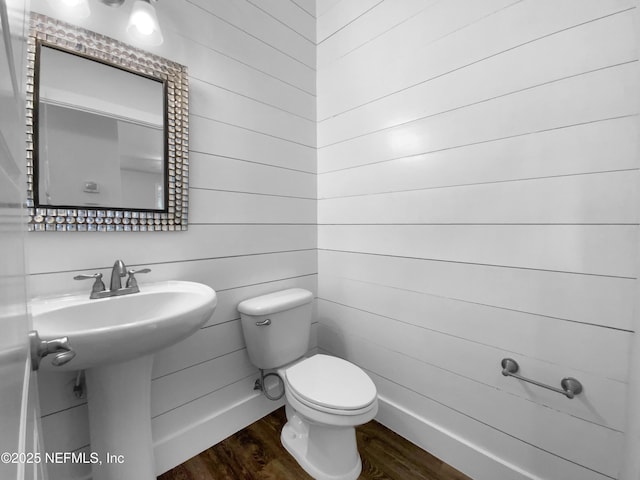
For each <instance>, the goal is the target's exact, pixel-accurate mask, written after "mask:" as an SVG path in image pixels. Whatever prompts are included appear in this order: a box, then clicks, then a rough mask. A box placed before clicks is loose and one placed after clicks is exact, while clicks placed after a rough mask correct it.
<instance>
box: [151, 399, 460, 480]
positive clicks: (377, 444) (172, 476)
mask: <svg viewBox="0 0 640 480" xmlns="http://www.w3.org/2000/svg"><path fill="white" fill-rule="evenodd" d="M285 422H286V417H285V413H284V408H281V409H279V410H276V411H275V412H273V413H272V414H270V415H267V416H266V417H264V418H262V419H260V420H258V421H257V422H255V423H253V424H251V425H249V426H248V427H247V428H245V429H243V430H241V431H239V432H238V433H236V434H234V435H232V436H230V437H229V438H227V439H225V440H223V441H222V442H220V443H218V444H217V445H214V446H213V447H211V448H210V449H208V450H205V451H204V452H202V453H201V454H199V455H197V456H195V457H193V458H191V459H189V460H187V461H186V462H185V463H183V464H182V465H178V466H177V467H176V468H174V469H173V470H170V471H168V472H167V473H164V474H163V475H161V476H160V477H158V480H227V479H229V480H309V479H311V477H310V476H309V475H307V474H306V473H305V472H304V470H302V469H301V468H300V466H299V465H298V464H297V463H296V461H295V460H294V459H293V458H292V457H291V456H290V455H289V454H288V453H287V451H286V450H285V449H284V447H283V446H282V444H281V443H280V430H281V429H282V426H283V425H284V424H285ZM356 434H357V439H358V450H359V452H360V456H361V458H362V474H361V475H360V477H359V480H383V479H386V480H471V479H470V478H469V477H467V476H466V475H463V474H462V473H460V472H458V471H457V470H455V469H454V468H452V467H450V466H449V465H447V464H446V463H444V462H442V461H440V460H438V459H437V458H436V457H434V456H433V455H431V454H429V453H427V452H425V451H424V450H422V449H420V448H418V447H416V446H415V445H413V444H412V443H411V442H409V441H407V440H405V439H404V438H402V437H401V436H399V435H397V434H396V433H394V432H392V431H391V430H389V429H388V428H386V427H384V426H383V425H381V424H379V423H378V422H376V421H375V420H374V421H371V422H369V423H367V424H366V425H362V426H360V427H358V428H357V429H356Z"/></svg>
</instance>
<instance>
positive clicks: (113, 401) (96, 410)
mask: <svg viewBox="0 0 640 480" xmlns="http://www.w3.org/2000/svg"><path fill="white" fill-rule="evenodd" d="M216 304H217V297H216V293H215V291H213V290H212V289H211V288H209V287H208V286H206V285H202V284H200V283H193V282H177V281H170V282H159V283H143V284H141V285H140V292H139V293H133V294H130V295H123V296H119V297H108V298H101V299H97V300H96V299H94V300H90V299H89V293H88V292H87V293H85V294H82V295H68V296H60V297H56V298H41V299H35V300H33V301H32V302H31V314H32V316H33V324H34V328H35V330H37V331H38V333H39V335H40V338H41V339H42V340H52V339H55V338H59V337H68V338H69V346H70V347H71V349H72V350H73V351H74V352H75V353H76V356H75V357H74V358H73V359H71V361H69V362H68V363H66V364H64V365H62V366H53V365H52V364H51V359H50V356H47V357H45V358H43V359H42V361H41V362H40V368H41V369H44V370H50V371H65V370H67V371H68V370H85V373H86V384H87V400H88V406H89V433H90V437H91V451H92V452H95V453H96V454H97V455H98V458H100V459H101V460H100V462H98V463H96V464H93V465H92V467H91V469H92V478H93V480H122V479H127V480H128V479H136V480H155V478H156V473H157V472H156V471H155V461H154V455H153V438H152V432H151V410H150V400H151V369H152V366H153V357H154V354H155V352H157V351H158V350H161V349H163V348H165V347H168V346H169V345H172V344H174V343H177V342H179V341H180V340H182V339H184V338H186V337H188V336H189V335H191V334H193V333H195V332H196V331H197V330H198V329H199V328H200V327H201V326H202V325H203V324H204V323H205V322H206V321H207V320H208V319H209V317H211V315H212V314H213V311H214V310H215V307H216ZM42 393H43V394H44V395H46V393H47V392H42ZM113 452H119V453H121V454H123V455H124V456H125V459H126V461H124V462H122V463H117V462H116V463H114V462H105V461H103V459H106V458H108V455H109V454H110V453H111V454H113Z"/></svg>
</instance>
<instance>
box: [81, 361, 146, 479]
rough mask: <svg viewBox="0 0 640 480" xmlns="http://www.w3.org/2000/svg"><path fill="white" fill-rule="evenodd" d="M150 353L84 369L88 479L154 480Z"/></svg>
mask: <svg viewBox="0 0 640 480" xmlns="http://www.w3.org/2000/svg"><path fill="white" fill-rule="evenodd" d="M152 366H153V355H145V356H143V357H139V358H136V359H134V360H129V361H127V362H122V363H116V364H112V365H108V366H104V367H97V368H91V369H88V370H86V372H85V373H86V379H87V400H88V404H89V430H90V437H91V452H95V453H97V454H98V456H99V460H100V462H99V463H96V464H94V465H92V470H93V480H133V479H135V480H155V478H156V475H155V461H154V458H153V440H152V437H151V405H150V401H151V368H152Z"/></svg>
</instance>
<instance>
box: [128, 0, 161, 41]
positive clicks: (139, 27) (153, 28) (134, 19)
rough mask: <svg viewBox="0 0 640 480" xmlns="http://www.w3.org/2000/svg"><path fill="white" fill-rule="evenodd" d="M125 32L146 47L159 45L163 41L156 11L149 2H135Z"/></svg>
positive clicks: (147, 0)
mask: <svg viewBox="0 0 640 480" xmlns="http://www.w3.org/2000/svg"><path fill="white" fill-rule="evenodd" d="M127 31H128V32H129V34H130V35H131V36H132V37H134V38H135V39H137V40H139V41H140V42H142V43H146V44H148V45H160V44H161V43H162V41H163V38H162V32H161V31H160V25H159V24H158V17H157V15H156V10H155V8H153V5H151V3H150V2H149V0H135V1H134V3H133V8H132V10H131V16H130V17H129V24H128V26H127Z"/></svg>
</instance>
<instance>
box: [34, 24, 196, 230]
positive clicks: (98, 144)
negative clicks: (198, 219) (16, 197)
mask: <svg viewBox="0 0 640 480" xmlns="http://www.w3.org/2000/svg"><path fill="white" fill-rule="evenodd" d="M31 21H32V25H31V27H32V28H31V32H30V37H29V59H28V61H29V65H28V80H30V82H29V83H30V84H29V85H28V87H32V88H28V94H29V98H28V99H27V128H28V130H29V132H28V137H29V138H28V144H27V168H28V172H27V173H28V177H29V178H28V207H29V226H30V230H33V231H172V230H174V231H175V230H186V228H187V213H188V164H189V162H188V126H187V121H188V83H187V75H186V68H185V67H183V66H181V65H178V64H175V63H173V62H170V61H169V60H166V59H163V58H161V57H158V56H155V55H152V54H150V53H147V52H144V51H142V50H139V49H136V48H134V47H130V46H128V45H125V44H123V43H121V42H118V41H116V40H113V39H110V38H108V37H104V36H102V35H98V34H96V33H93V32H90V31H87V30H84V29H80V28H79V27H75V26H73V25H70V24H66V23H64V22H61V21H58V20H54V19H51V18H49V17H46V16H44V15H40V14H35V13H34V14H32V17H31Z"/></svg>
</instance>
